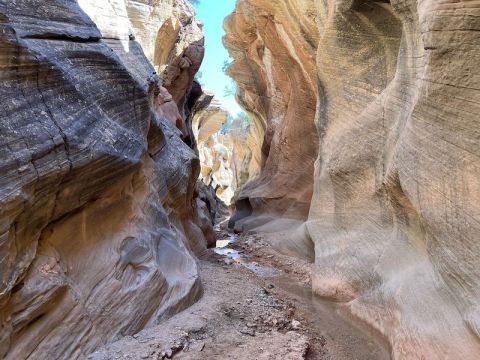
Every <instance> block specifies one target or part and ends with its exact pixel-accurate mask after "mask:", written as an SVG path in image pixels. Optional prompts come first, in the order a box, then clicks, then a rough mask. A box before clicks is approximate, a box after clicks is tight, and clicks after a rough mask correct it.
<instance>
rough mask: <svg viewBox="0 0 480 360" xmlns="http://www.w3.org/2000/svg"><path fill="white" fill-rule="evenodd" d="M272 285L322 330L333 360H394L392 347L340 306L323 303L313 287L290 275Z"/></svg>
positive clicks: (314, 325)
mask: <svg viewBox="0 0 480 360" xmlns="http://www.w3.org/2000/svg"><path fill="white" fill-rule="evenodd" d="M271 281H272V283H273V284H274V285H275V286H276V287H277V288H279V289H282V290H283V291H285V292H286V293H288V294H289V295H290V296H291V297H292V298H293V299H295V305H296V307H297V310H298V311H300V312H301V313H303V315H304V317H305V318H306V319H308V322H309V323H310V325H311V326H312V327H314V328H317V329H320V332H321V333H322V335H324V336H325V338H326V339H327V344H328V348H329V349H328V350H329V354H330V355H331V356H332V358H334V359H358V360H387V359H391V357H390V352H389V346H388V344H387V343H386V342H385V341H383V340H382V339H380V338H378V337H377V336H376V335H375V334H372V333H371V331H370V329H368V327H367V326H366V325H363V323H360V322H357V321H354V320H352V319H351V318H350V317H349V316H348V315H347V314H346V313H345V311H344V310H343V309H342V308H341V307H340V306H339V305H338V304H335V303H333V302H331V301H327V300H323V299H321V298H320V297H318V296H316V295H315V294H314V293H313V291H312V289H311V288H310V287H307V286H302V285H301V284H298V283H296V282H294V281H292V279H291V278H290V277H288V276H286V275H281V276H277V277H275V278H273V279H271Z"/></svg>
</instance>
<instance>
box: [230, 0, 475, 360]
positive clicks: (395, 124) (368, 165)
mask: <svg viewBox="0 0 480 360" xmlns="http://www.w3.org/2000/svg"><path fill="white" fill-rule="evenodd" d="M266 3H267V2H266V1H260V0H249V1H243V2H241V3H239V6H238V7H237V11H236V13H235V14H234V15H233V16H232V18H230V20H229V21H228V22H227V29H229V30H230V31H231V32H232V33H233V34H235V36H233V35H232V36H228V37H227V44H228V45H229V47H230V48H231V51H232V53H233V54H236V53H237V54H241V52H242V51H244V53H245V58H244V59H242V57H241V55H237V56H236V64H235V65H234V66H233V67H232V70H231V72H232V74H233V75H234V77H235V79H236V80H237V81H239V85H240V87H241V91H240V94H239V97H240V99H242V100H243V101H242V102H243V104H244V106H245V107H247V108H249V109H255V111H256V113H257V116H258V118H260V119H266V120H265V122H264V123H265V124H268V123H269V122H273V119H275V116H274V115H273V114H272V113H268V112H266V111H265V110H264V109H265V108H266V107H265V106H264V105H263V103H264V102H267V103H268V101H270V102H272V100H271V99H273V98H274V97H273V96H270V97H269V98H268V99H266V100H263V99H262V97H261V96H260V95H261V94H262V93H265V92H262V91H263V90H256V89H257V88H258V87H260V88H261V87H262V86H264V81H262V79H263V78H264V76H257V78H259V79H260V81H259V82H254V81H253V80H252V78H251V77H249V76H248V72H247V71H246V68H247V65H246V64H249V66H250V67H251V68H252V69H254V71H259V73H261V72H262V71H264V70H262V69H263V65H262V64H263V61H261V59H262V56H259V54H263V58H264V57H265V54H266V53H268V52H266V51H265V50H263V44H265V45H266V46H265V48H267V47H268V45H267V40H268V39H269V38H272V37H277V36H279V34H282V32H281V31H275V30H277V29H275V30H274V28H273V26H272V25H270V22H274V23H275V24H276V26H277V27H278V26H279V25H278V24H280V23H281V24H283V18H282V15H280V14H279V11H278V10H275V9H271V8H270V9H269V8H268V5H267V4H266ZM307 3H309V2H308V1H287V0H284V1H278V2H275V6H276V8H277V9H280V8H283V6H285V5H289V9H290V10H289V11H290V12H293V13H297V14H301V9H303V7H304V6H305V4H307ZM312 3H313V2H312ZM315 4H316V5H317V8H316V12H315V13H314V14H313V15H312V16H311V18H312V19H313V18H315V19H316V21H317V25H318V30H311V29H310V30H308V31H307V32H306V33H307V34H309V35H311V36H312V37H313V38H316V36H317V35H315V34H316V33H317V31H318V33H319V40H318V46H316V45H315V44H316V43H315V42H313V45H314V46H315V47H316V48H317V49H316V54H317V55H316V69H315V71H314V72H310V70H308V69H309V68H306V69H307V73H308V74H311V77H310V78H311V79H315V80H312V81H315V86H314V87H315V89H316V90H314V91H312V93H313V94H315V92H316V94H317V101H316V106H317V111H316V115H315V123H316V125H317V130H318V134H319V137H320V142H319V151H318V159H317V162H316V166H315V175H314V176H313V177H312V179H313V182H314V194H313V197H312V201H311V208H310V211H309V215H308V221H307V222H306V231H304V233H306V234H307V236H308V237H309V238H310V239H312V240H313V242H314V246H315V263H316V271H315V276H314V279H313V287H314V291H315V292H316V293H317V294H319V295H321V296H323V297H327V298H330V299H333V300H335V301H338V302H341V303H343V304H344V305H345V307H346V308H347V309H348V310H349V311H350V312H351V314H353V315H354V316H355V317H358V318H359V319H361V320H363V321H365V322H367V323H368V324H370V325H371V326H372V327H373V328H374V329H375V330H376V331H377V332H378V333H379V334H381V335H383V336H384V337H385V339H386V340H387V341H388V342H389V343H390V345H391V349H392V355H393V357H394V358H395V359H478V358H479V357H480V342H479V340H480V339H479V338H478V337H479V334H480V331H479V329H480V320H479V319H480V316H479V314H480V311H479V305H480V304H479V299H480V297H479V293H480V260H479V259H480V245H479V242H478V241H477V240H478V234H479V231H480V226H479V224H480V215H479V214H480V201H479V199H480V186H479V181H478V179H479V178H480V162H479V157H478V154H479V152H480V142H479V141H478V140H479V129H480V126H479V125H480V124H479V119H480V118H479V116H478V113H479V111H480V92H479V89H480V77H479V75H478V64H480V53H479V52H478V49H479V47H480V37H479V36H478V31H479V29H480V4H479V3H478V2H475V1H462V0H460V1H456V0H455V1H454V0H444V1H433V0H432V1H415V0H391V1H369V0H362V1H360V0H358V1H355V0H349V1H346V0H344V1H340V0H327V1H316V2H315ZM259 18H263V19H264V21H263V26H262V27H259V26H256V25H255V22H258V19H259ZM240 19H242V21H241V20H240ZM269 19H271V20H269ZM243 22H244V23H246V24H250V27H249V29H250V30H249V31H246V30H245V31H243V30H242V29H244V28H246V27H247V26H249V25H242V23H243ZM292 22H293V24H294V25H291V26H290V27H288V28H295V27H301V26H304V24H305V20H304V18H303V17H302V16H300V15H298V16H297V17H296V18H295V19H294V20H292ZM283 26H284V27H285V25H283ZM256 28H259V29H260V28H261V29H265V32H266V33H268V34H263V35H262V39H264V41H263V43H261V45H258V46H257V47H256V48H255V46H254V45H252V46H246V44H248V43H249V41H247V40H245V41H244V42H239V41H236V40H235V38H241V35H240V34H243V35H244V36H245V37H248V38H249V39H250V43H251V44H254V43H255V41H256V40H255V39H257V38H258V33H259V31H260V30H256ZM239 29H240V30H239ZM289 34H291V33H290V32H289V31H287V35H289ZM302 34H303V33H302ZM247 35H248V36H247ZM283 36H285V35H283ZM291 36H292V35H289V36H288V37H289V38H290V37H291ZM296 36H298V35H296ZM304 36H305V35H302V37H304ZM265 39H266V40H265ZM276 42H277V43H281V41H280V40H277V41H276ZM270 46H272V45H270ZM257 49H258V50H257ZM295 49H296V52H297V54H298V55H297V56H298V58H300V59H303V58H304V57H303V55H302V52H303V48H302V47H301V46H296V47H295ZM285 53H287V52H285ZM279 56H280V54H278V55H276V56H272V58H273V59H278V58H279ZM272 67H273V68H274V70H272V71H271V74H278V75H277V76H278V77H283V78H284V79H289V78H291V77H292V73H294V71H295V70H294V69H292V67H287V66H286V65H285V63H273V64H272ZM274 76H275V75H274ZM297 83H299V81H297V82H296V83H295V84H294V85H292V87H291V91H292V93H293V94H297V93H299V92H300V91H299V89H298V87H296V86H297V85H296V84H297ZM300 83H301V82H300ZM264 89H265V87H264ZM266 93H267V94H269V92H266ZM301 94H302V97H301V98H300V99H305V98H307V97H308V95H305V94H303V93H301ZM296 101H299V100H298V98H297V100H296ZM280 104H282V102H280ZM289 106H295V104H289ZM285 121H286V120H282V121H281V122H280V124H284V123H285ZM308 121H310V118H309V117H301V118H300V117H298V118H296V121H295V123H292V125H291V126H292V127H297V126H302V124H304V123H305V122H308ZM284 126H286V127H288V126H287V125H284ZM267 134H268V132H267ZM306 139H308V141H314V139H315V136H314V135H311V136H306V137H305V140H304V141H307V140H306ZM310 139H311V140H310ZM267 143H268V142H267ZM284 149H288V147H285V148H284ZM269 153H270V154H272V148H271V147H270V152H269ZM300 162H301V159H300V158H297V163H300ZM283 164H285V165H288V166H289V168H290V171H291V172H294V171H298V169H299V167H298V166H299V165H289V164H288V162H283ZM266 169H268V158H267V162H266V163H265V165H264V171H265V170H266ZM298 186H299V187H300V186H301V183H299V184H298ZM248 191H250V189H249V188H248V185H247V187H246V188H245V190H244V192H242V193H245V194H247V192H248ZM265 193H266V194H268V192H265ZM245 196H246V195H245Z"/></svg>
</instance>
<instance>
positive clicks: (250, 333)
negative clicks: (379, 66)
mask: <svg viewBox="0 0 480 360" xmlns="http://www.w3.org/2000/svg"><path fill="white" fill-rule="evenodd" d="M240 333H241V334H244V335H248V336H255V329H249V328H243V329H240Z"/></svg>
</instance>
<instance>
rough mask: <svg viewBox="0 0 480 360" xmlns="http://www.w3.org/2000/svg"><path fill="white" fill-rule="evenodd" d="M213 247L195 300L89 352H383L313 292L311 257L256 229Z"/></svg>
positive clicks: (188, 355) (236, 355) (100, 355)
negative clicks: (279, 247) (291, 253)
mask: <svg viewBox="0 0 480 360" xmlns="http://www.w3.org/2000/svg"><path fill="white" fill-rule="evenodd" d="M220 236H223V237H224V240H225V242H224V243H225V244H226V243H227V242H228V241H229V240H231V237H227V235H226V234H225V233H221V235H220ZM217 251H218V252H219V253H221V254H228V255H220V254H217V253H215V252H213V251H211V252H210V253H209V254H208V255H207V256H206V257H205V258H204V259H202V260H200V270H201V276H202V282H203V284H204V289H205V293H204V295H203V297H202V299H201V300H200V301H199V302H198V303H196V304H195V305H193V306H191V307H190V308H188V309H187V310H185V311H184V312H182V313H180V314H178V315H176V316H174V317H173V318H171V319H170V320H168V321H166V322H164V323H162V324H161V325H159V326H156V327H154V328H150V329H146V330H144V331H142V332H140V333H139V334H137V335H135V336H133V337H126V338H124V339H121V340H119V341H117V342H115V343H113V344H111V345H109V346H107V347H105V348H104V349H101V350H99V351H97V352H95V353H93V354H91V355H90V356H89V357H88V359H91V360H105V359H165V358H173V359H192V360H193V359H259V360H263V359H272V360H273V359H292V360H293V359H359V360H362V359H365V360H367V359H368V360H372V359H389V356H388V352H387V351H386V350H385V348H384V347H382V345H381V344H380V343H379V342H377V341H375V340H374V339H373V338H372V337H370V336H369V335H368V333H367V332H365V331H362V330H361V329H359V328H357V327H356V326H355V325H353V324H352V323H351V322H349V321H348V320H346V319H345V318H343V317H342V316H341V315H339V314H338V311H337V309H336V308H335V307H334V306H333V305H332V304H330V303H325V302H322V301H320V300H318V299H316V298H315V297H313V296H312V294H311V291H310V290H309V288H310V287H309V286H310V264H308V263H306V262H302V261H300V260H298V259H294V258H291V257H286V256H282V255H280V254H278V253H277V252H275V251H274V250H273V249H272V248H271V247H270V246H269V245H268V244H267V243H266V242H264V241H263V240H262V239H261V238H260V237H258V236H248V237H242V238H240V239H238V240H237V241H235V242H234V243H231V244H228V248H225V249H217Z"/></svg>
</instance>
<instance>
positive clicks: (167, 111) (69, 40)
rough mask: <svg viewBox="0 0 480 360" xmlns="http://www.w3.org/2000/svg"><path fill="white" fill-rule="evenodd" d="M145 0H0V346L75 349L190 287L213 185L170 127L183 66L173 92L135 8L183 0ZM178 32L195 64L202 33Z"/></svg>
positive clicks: (32, 352)
mask: <svg viewBox="0 0 480 360" xmlns="http://www.w3.org/2000/svg"><path fill="white" fill-rule="evenodd" d="M146 3H147V2H140V1H136V2H135V1H125V2H124V1H108V2H107V1H95V2H92V1H86V0H80V1H79V3H78V4H77V3H76V2H75V1H62V0H51V1H36V0H13V1H12V0H9V1H0V28H1V31H0V99H1V102H0V119H1V121H0V134H1V145H0V151H1V156H0V174H1V175H0V219H1V220H0V329H1V331H0V357H4V356H5V357H6V358H7V359H23V358H32V359H72V358H77V357H79V356H80V355H81V354H85V353H89V352H91V351H93V350H94V349H95V348H96V347H98V346H99V345H102V344H104V343H106V342H108V341H111V340H114V339H116V338H118V337H121V336H125V335H131V334H134V333H136V332H138V331H139V330H141V329H142V328H144V327H146V326H149V325H151V324H154V323H156V322H158V321H159V320H161V319H163V318H165V317H168V316H170V315H171V314H173V313H175V312H177V311H179V310H181V309H183V308H185V307H186V306H188V305H190V304H191V303H192V302H193V301H195V300H196V299H197V298H198V296H199V295H200V293H201V285H200V282H199V278H198V271H197V265H196V262H195V259H194V256H193V255H192V254H193V253H201V252H202V251H204V250H205V248H206V245H207V244H206V240H205V236H206V237H207V239H209V241H210V242H212V236H213V231H212V229H211V221H212V219H211V213H210V211H211V210H212V208H211V206H210V207H208V206H207V203H208V202H209V201H212V198H211V196H210V195H209V194H208V192H207V191H206V190H203V189H202V188H201V187H196V180H197V177H198V174H199V171H200V164H199V160H198V158H197V156H196V154H195V152H194V150H192V149H191V148H190V147H189V146H187V145H186V144H185V143H184V142H183V141H182V138H184V139H185V136H186V133H187V132H188V129H187V130H185V126H186V125H185V124H186V123H185V117H184V116H182V115H183V114H182V113H183V112H184V109H186V108H187V107H186V106H183V102H184V101H183V100H182V99H183V98H186V97H187V96H188V92H189V91H188V90H189V88H190V84H187V81H186V79H187V78H188V79H190V77H193V75H192V76H190V75H191V74H190V72H191V71H193V70H185V71H186V72H187V73H188V76H184V75H181V74H180V75H179V76H178V77H172V81H171V84H166V85H168V88H169V89H171V90H172V92H173V96H170V94H169V93H168V91H167V90H166V89H165V88H164V87H162V86H161V82H160V79H159V78H158V77H157V76H156V75H155V74H154V67H153V66H152V65H151V63H150V62H149V61H148V58H147V57H145V55H144V53H143V50H142V47H141V46H140V44H139V43H138V42H136V41H134V38H135V37H137V38H138V39H139V40H141V45H142V46H144V48H145V49H147V54H149V56H150V58H151V56H152V54H151V50H152V48H153V49H157V48H155V47H153V45H152V47H149V43H148V42H146V40H145V39H144V38H143V35H145V34H143V33H141V31H140V30H138V29H137V28H136V26H137V25H138V22H137V20H136V18H135V17H133V18H132V15H131V13H132V12H134V11H133V10H132V9H133V8H135V11H136V12H135V14H136V15H138V16H150V15H149V14H150V13H144V12H143V11H147V10H148V11H151V12H155V11H157V12H158V13H161V14H164V11H167V10H165V9H167V7H165V6H167V5H165V4H168V6H174V7H175V6H176V9H177V10H176V11H179V9H186V10H188V11H186V13H187V14H193V11H192V9H191V8H190V7H189V5H186V4H185V3H184V2H183V1H173V2H172V1H164V2H162V1H160V2H159V4H160V5H158V6H159V8H158V9H157V8H156V7H155V6H150V7H147V6H146V5H145V4H146ZM148 3H149V2H148ZM163 3H165V4H163ZM172 4H174V5H172ZM175 4H176V5H175ZM168 9H169V8H168ZM168 11H170V10H168ZM169 14H170V15H169V16H168V18H169V19H174V20H175V19H176V20H177V21H173V20H172V21H173V22H174V23H175V24H177V25H176V26H178V27H179V29H180V30H179V31H180V32H181V33H189V31H190V30H189V29H190V25H191V24H192V23H194V22H191V21H190V20H191V18H190V20H188V19H187V20H186V19H185V18H184V17H183V15H181V14H183V13H182V12H181V11H180V12H177V13H176V12H175V11H173V12H170V13H169ZM89 15H90V17H91V18H92V19H94V20H95V22H96V24H97V26H98V28H97V26H96V25H95V23H94V22H93V21H92V20H91V18H90V17H89ZM162 16H163V15H162ZM188 16H190V15H188ZM150 20H151V21H150V23H149V24H148V26H149V30H148V31H147V32H149V33H150V32H151V33H154V34H156V33H158V31H159V29H161V28H162V25H163V21H160V20H158V22H157V20H156V18H155V17H153V16H151V17H150ZM185 22H187V23H189V25H188V26H186V27H184V24H185ZM132 24H134V25H133V26H132ZM137 33H138V35H136V34H137ZM196 36H197V37H198V38H199V39H200V38H201V34H196ZM180 38H181V39H183V40H182V41H183V42H182V41H179V42H178V43H177V45H175V48H176V49H177V50H178V49H179V48H178V46H180V45H181V46H183V49H184V50H185V53H183V55H182V58H185V57H188V58H189V60H191V64H192V67H182V66H180V68H182V69H195V67H196V66H197V65H199V63H200V62H201V59H202V55H203V49H202V47H201V42H197V40H195V39H191V40H190V38H188V36H185V37H180ZM157 40H158V38H157V39H156V40H155V41H157ZM149 41H151V42H154V41H153V40H152V39H150V40H149ZM189 41H192V43H191V44H192V45H191V46H190V43H189ZM198 41H200V40H198ZM155 43H156V44H157V45H158V42H155ZM179 44H180V45H179ZM192 47H193V48H194V49H195V50H196V51H197V50H198V51H197V52H195V53H194V54H193V55H191V56H190V55H187V54H186V52H188V51H189V50H188V49H192ZM149 52H150V53H149ZM179 52H180V51H179ZM171 59H173V60H172V64H174V65H173V66H174V67H175V66H176V65H175V63H176V61H177V58H176V57H172V58H168V61H170V60H171ZM168 61H167V63H168ZM156 64H157V65H158V63H156ZM193 64H195V65H193ZM166 67H167V68H168V67H169V64H167V66H166ZM179 72H180V73H182V71H181V70H179ZM176 79H178V82H177V81H176ZM177 104H179V105H180V109H179V108H178V107H177ZM179 121H180V122H179ZM194 197H195V198H194ZM209 222H210V225H209ZM202 232H203V233H205V236H204V234H203V233H202ZM213 241H214V239H213ZM66 334H68V336H65V335H66Z"/></svg>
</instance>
